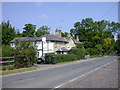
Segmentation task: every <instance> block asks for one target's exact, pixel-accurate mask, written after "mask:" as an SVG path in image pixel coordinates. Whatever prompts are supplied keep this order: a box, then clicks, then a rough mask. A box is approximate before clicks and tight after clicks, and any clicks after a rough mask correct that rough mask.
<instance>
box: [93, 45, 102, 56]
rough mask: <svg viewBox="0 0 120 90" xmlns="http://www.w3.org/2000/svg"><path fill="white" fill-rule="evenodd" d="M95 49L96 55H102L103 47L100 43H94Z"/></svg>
mask: <svg viewBox="0 0 120 90" xmlns="http://www.w3.org/2000/svg"><path fill="white" fill-rule="evenodd" d="M95 49H96V51H97V53H96V54H97V55H99V54H101V55H103V48H102V45H101V44H97V45H95Z"/></svg>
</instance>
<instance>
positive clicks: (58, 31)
mask: <svg viewBox="0 0 120 90" xmlns="http://www.w3.org/2000/svg"><path fill="white" fill-rule="evenodd" d="M55 32H56V36H58V37H61V30H59V29H56V30H55Z"/></svg>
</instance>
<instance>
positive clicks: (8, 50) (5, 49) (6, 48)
mask: <svg viewBox="0 0 120 90" xmlns="http://www.w3.org/2000/svg"><path fill="white" fill-rule="evenodd" d="M13 51H14V49H13V48H12V47H11V46H10V45H3V46H2V57H12V56H13V55H14V54H13Z"/></svg>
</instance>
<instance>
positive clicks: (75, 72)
mask: <svg viewBox="0 0 120 90" xmlns="http://www.w3.org/2000/svg"><path fill="white" fill-rule="evenodd" d="M116 59H117V56H107V57H102V58H94V59H91V60H86V61H85V60H84V61H81V62H77V63H73V64H67V65H61V66H60V67H55V68H50V69H45V70H37V71H32V72H27V73H21V74H15V75H8V76H3V77H2V80H3V81H2V82H3V83H2V87H3V88H55V87H57V86H60V85H62V84H64V83H66V82H69V81H71V80H74V79H75V78H77V77H80V76H82V75H85V74H86V73H89V72H91V71H93V70H95V69H97V68H99V67H101V66H103V65H105V64H107V63H110V62H112V61H114V60H116Z"/></svg>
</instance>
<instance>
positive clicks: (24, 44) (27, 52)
mask: <svg viewBox="0 0 120 90" xmlns="http://www.w3.org/2000/svg"><path fill="white" fill-rule="evenodd" d="M14 44H15V47H14V48H15V49H14V56H15V57H20V58H15V68H21V67H29V66H33V65H34V63H36V62H37V57H36V53H37V47H36V45H33V44H31V42H30V41H18V40H16V41H15V43H14Z"/></svg>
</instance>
